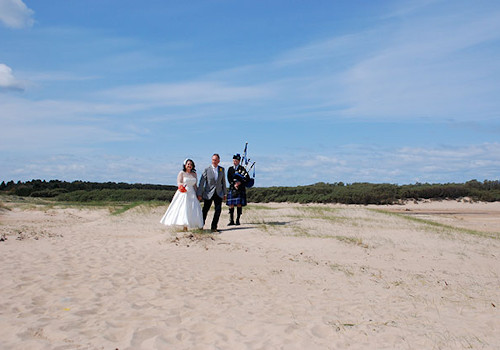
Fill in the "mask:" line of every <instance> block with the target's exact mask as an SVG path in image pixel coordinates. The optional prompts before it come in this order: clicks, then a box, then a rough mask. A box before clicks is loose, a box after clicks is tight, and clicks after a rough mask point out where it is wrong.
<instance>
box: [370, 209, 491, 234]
mask: <svg viewBox="0 0 500 350" xmlns="http://www.w3.org/2000/svg"><path fill="white" fill-rule="evenodd" d="M369 210H371V211H373V212H376V213H380V214H384V215H389V216H394V217H398V218H401V219H404V220H407V221H410V222H414V223H417V224H420V225H422V226H423V227H424V228H426V229H430V230H432V231H439V232H442V233H451V232H460V233H466V234H470V235H475V236H480V237H488V238H494V239H500V232H484V231H478V230H472V229H468V228H463V227H457V226H452V225H447V224H442V223H439V222H436V221H433V220H429V219H422V218H417V217H414V216H410V215H406V214H402V213H394V212H391V211H387V210H384V209H369Z"/></svg>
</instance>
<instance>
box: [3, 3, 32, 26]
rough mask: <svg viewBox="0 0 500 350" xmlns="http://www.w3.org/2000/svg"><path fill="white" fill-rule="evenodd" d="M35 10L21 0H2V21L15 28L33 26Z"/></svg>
mask: <svg viewBox="0 0 500 350" xmlns="http://www.w3.org/2000/svg"><path fill="white" fill-rule="evenodd" d="M33 15H34V11H33V10H31V9H30V8H28V7H27V6H26V4H25V3H24V2H22V1H21V0H0V22H2V23H3V24H4V25H5V26H7V27H9V28H14V29H21V28H26V27H31V26H32V25H33V24H34V22H35V21H34V20H33Z"/></svg>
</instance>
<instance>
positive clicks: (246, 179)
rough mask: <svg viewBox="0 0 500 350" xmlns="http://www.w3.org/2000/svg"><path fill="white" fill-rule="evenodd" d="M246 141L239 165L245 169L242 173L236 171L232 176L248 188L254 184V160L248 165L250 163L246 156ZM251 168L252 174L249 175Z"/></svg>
mask: <svg viewBox="0 0 500 350" xmlns="http://www.w3.org/2000/svg"><path fill="white" fill-rule="evenodd" d="M247 149H248V142H246V143H245V149H244V150H243V156H242V157H241V163H240V165H241V166H242V167H243V168H244V169H245V172H244V173H243V174H241V173H239V172H236V173H235V174H234V176H235V177H236V178H238V179H239V180H240V181H241V182H242V183H244V184H245V187H247V188H250V187H252V186H253V185H254V184H255V162H253V163H252V165H250V168H249V167H248V164H250V158H248V156H247ZM252 168H253V175H252V177H250V171H251V170H252Z"/></svg>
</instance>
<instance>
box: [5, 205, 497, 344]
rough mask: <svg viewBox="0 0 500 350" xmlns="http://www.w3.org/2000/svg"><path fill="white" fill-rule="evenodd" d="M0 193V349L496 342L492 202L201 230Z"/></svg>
mask: <svg viewBox="0 0 500 350" xmlns="http://www.w3.org/2000/svg"><path fill="white" fill-rule="evenodd" d="M0 200H2V203H1V206H0V230H1V231H0V234H2V235H4V237H5V238H6V240H3V241H1V242H0V263H1V269H0V288H1V291H2V297H1V299H0V348H1V349H120V350H125V349H134V350H135V349H304V348H308V349H499V348H500V312H499V308H500V203H461V202H451V201H445V202H430V203H422V202H419V203H418V204H414V203H409V204H406V205H398V206H346V205H298V204H253V205H250V206H249V207H247V208H246V210H245V211H244V216H243V218H242V219H243V220H242V221H243V225H242V226H239V227H232V228H228V227H226V226H225V223H226V222H227V212H226V210H225V212H224V214H223V216H222V217H221V223H222V225H221V229H222V230H223V231H222V233H221V234H220V235H211V234H208V233H203V234H200V233H199V232H188V233H184V232H179V231H176V230H175V229H169V228H166V227H164V226H162V225H161V224H159V219H160V218H161V216H162V214H163V212H164V210H165V209H166V206H165V207H149V206H142V207H135V208H133V209H130V210H128V211H125V212H123V213H121V214H116V215H113V214H112V213H111V212H110V209H109V208H85V207H80V208H77V207H61V206H54V205H47V204H44V205H41V204H29V205H27V204H22V202H19V201H10V200H7V199H5V198H2V199H0ZM209 215H210V214H209ZM209 219H210V218H209Z"/></svg>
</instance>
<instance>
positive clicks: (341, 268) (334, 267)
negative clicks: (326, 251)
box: [329, 264, 354, 277]
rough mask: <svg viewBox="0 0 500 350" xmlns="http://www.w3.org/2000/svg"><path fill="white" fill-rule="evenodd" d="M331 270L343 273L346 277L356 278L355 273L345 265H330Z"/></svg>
mask: <svg viewBox="0 0 500 350" xmlns="http://www.w3.org/2000/svg"><path fill="white" fill-rule="evenodd" d="M329 266H330V268H331V269H332V270H333V271H341V272H343V273H344V274H345V275H346V276H348V277H352V276H354V272H352V271H351V270H350V269H348V268H347V267H345V266H344V265H340V264H330V265H329Z"/></svg>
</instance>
